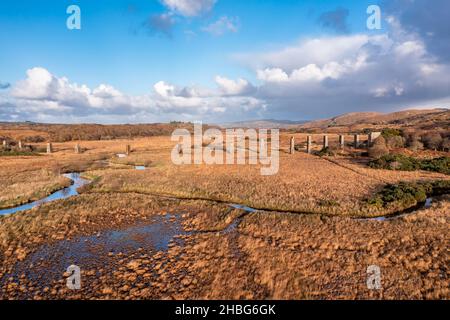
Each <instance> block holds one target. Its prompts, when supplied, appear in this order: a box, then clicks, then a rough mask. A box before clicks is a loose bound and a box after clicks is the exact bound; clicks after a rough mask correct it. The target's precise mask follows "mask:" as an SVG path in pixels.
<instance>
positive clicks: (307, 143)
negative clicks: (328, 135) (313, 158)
mask: <svg viewBox="0 0 450 320" xmlns="http://www.w3.org/2000/svg"><path fill="white" fill-rule="evenodd" d="M311 145H312V136H308V138H307V139H306V152H307V153H311V151H312V149H311Z"/></svg>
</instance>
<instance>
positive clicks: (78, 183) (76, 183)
mask: <svg viewBox="0 0 450 320" xmlns="http://www.w3.org/2000/svg"><path fill="white" fill-rule="evenodd" d="M63 176H64V177H66V178H69V179H70V180H72V185H70V186H69V187H67V188H64V189H61V190H58V191H56V192H54V193H52V194H51V195H49V196H47V197H45V198H43V199H40V200H37V201H34V202H30V203H27V204H23V205H20V206H17V207H13V208H9V209H2V210H0V216H1V215H7V214H12V213H16V212H20V211H25V210H30V209H32V208H34V207H37V206H39V205H42V204H44V203H46V202H51V201H55V200H60V199H66V198H69V197H72V196H77V195H78V192H77V189H78V188H79V187H82V186H84V185H86V184H88V183H89V181H88V180H86V179H83V178H81V176H80V174H79V173H76V172H72V173H67V174H63Z"/></svg>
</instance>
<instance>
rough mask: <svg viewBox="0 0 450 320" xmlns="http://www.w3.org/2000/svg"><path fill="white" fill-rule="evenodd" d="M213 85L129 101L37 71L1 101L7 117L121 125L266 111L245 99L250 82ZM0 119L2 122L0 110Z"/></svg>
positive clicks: (162, 90)
mask: <svg viewBox="0 0 450 320" xmlns="http://www.w3.org/2000/svg"><path fill="white" fill-rule="evenodd" d="M216 81H217V84H218V86H219V89H218V90H213V89H208V88H202V87H181V88H180V87H177V86H175V85H173V84H170V83H167V82H165V81H159V82H157V83H156V84H155V85H154V86H153V90H152V91H150V92H148V93H147V94H144V95H138V96H130V95H126V94H124V93H122V92H121V91H119V90H117V89H115V88H114V87H112V86H111V85H108V84H101V85H99V86H98V87H96V88H94V89H93V90H91V89H90V88H89V87H87V86H86V85H78V84H76V83H71V82H70V81H69V80H68V79H67V78H65V77H61V78H60V77H57V76H55V75H53V74H52V73H50V72H49V71H48V70H46V69H44V68H40V67H37V68H33V69H30V70H28V71H27V77H26V78H25V79H24V80H21V81H19V82H17V83H16V84H15V85H14V86H13V88H12V90H11V98H9V99H8V100H6V99H5V98H3V99H0V109H2V108H4V109H5V110H6V108H7V110H8V114H9V115H8V118H12V117H13V116H19V115H20V116H21V117H22V118H26V119H32V120H35V121H63V119H64V121H75V119H78V120H79V119H87V120H89V121H88V122H93V121H96V120H97V121H105V120H104V119H106V118H108V116H109V119H121V122H142V121H144V119H148V121H168V120H205V121H206V120H207V119H212V118H214V115H215V114H224V113H227V114H229V115H233V114H236V113H245V112H257V111H258V110H260V109H263V108H264V107H265V104H264V102H263V101H261V100H259V99H258V98H255V97H251V96H244V94H246V93H249V92H250V91H249V90H250V89H252V88H253V86H252V85H251V84H250V83H249V82H248V81H246V80H243V79H238V80H236V81H234V80H230V79H227V78H224V77H220V76H218V77H217V78H216ZM0 98H1V97H0ZM0 114H1V115H2V117H3V111H2V110H0ZM5 117H6V116H5ZM89 117H92V119H89ZM55 119H60V120H55ZM68 119H69V120H68ZM98 119H102V120H98ZM107 122H110V121H109V120H108V121H107Z"/></svg>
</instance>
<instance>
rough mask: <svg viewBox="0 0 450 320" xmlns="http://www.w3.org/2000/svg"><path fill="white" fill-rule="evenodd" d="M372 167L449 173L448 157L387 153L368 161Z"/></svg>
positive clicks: (449, 159)
mask: <svg viewBox="0 0 450 320" xmlns="http://www.w3.org/2000/svg"><path fill="white" fill-rule="evenodd" d="M369 166H370V167H371V168H374V169H387V170H402V171H414V170H426V171H433V172H440V173H444V174H450V157H441V158H435V159H425V160H420V159H416V158H413V157H408V156H405V155H401V154H388V155H384V156H382V157H380V158H379V159H376V160H372V161H370V162H369Z"/></svg>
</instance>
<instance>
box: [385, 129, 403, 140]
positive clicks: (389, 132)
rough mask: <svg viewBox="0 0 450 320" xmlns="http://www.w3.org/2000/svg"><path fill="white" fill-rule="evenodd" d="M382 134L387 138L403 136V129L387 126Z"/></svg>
mask: <svg viewBox="0 0 450 320" xmlns="http://www.w3.org/2000/svg"><path fill="white" fill-rule="evenodd" d="M381 135H382V136H383V137H384V138H386V139H387V138H392V137H401V136H402V131H401V130H399V129H391V128H385V129H383V130H382V131H381Z"/></svg>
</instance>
